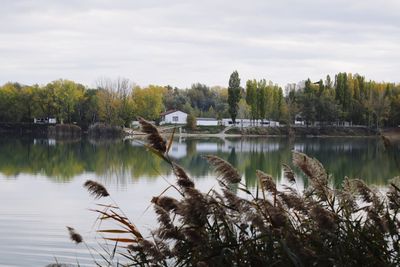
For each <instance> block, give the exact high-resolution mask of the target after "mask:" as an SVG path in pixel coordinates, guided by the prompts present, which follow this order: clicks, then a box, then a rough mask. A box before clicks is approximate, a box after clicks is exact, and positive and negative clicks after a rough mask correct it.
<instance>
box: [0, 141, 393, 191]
mask: <svg viewBox="0 0 400 267" xmlns="http://www.w3.org/2000/svg"><path fill="white" fill-rule="evenodd" d="M293 149H294V150H297V151H301V152H304V153H307V154H308V155H311V156H313V157H316V158H318V159H319V160H320V161H321V162H322V163H323V164H324V166H325V167H326V168H327V170H328V171H329V172H330V173H331V174H332V175H333V176H334V182H335V183H336V184H338V183H340V182H341V180H342V179H343V177H344V176H346V175H347V176H349V177H353V178H355V177H359V178H362V179H364V180H366V181H367V183H374V184H384V183H386V181H387V180H388V179H390V178H392V177H394V176H397V175H399V161H398V158H399V156H398V154H399V150H398V149H397V148H393V149H389V150H387V149H385V148H384V146H383V145H382V144H381V142H380V140H379V139H375V138H305V139H295V140H291V141H290V140H288V139H285V138H268V139H266V138H248V139H246V138H242V139H240V138H236V139H235V138H233V139H229V138H227V139H218V138H215V139H176V140H175V142H174V144H173V146H172V148H171V150H170V156H171V157H172V158H174V159H175V160H176V161H177V162H178V163H179V164H180V165H182V166H183V167H184V168H185V169H186V170H188V172H189V173H190V175H191V176H192V177H195V178H198V179H201V178H203V177H207V176H210V175H211V173H210V168H209V165H208V164H207V162H206V161H205V160H204V158H203V155H206V154H215V155H218V156H220V157H222V158H224V159H226V160H227V161H229V162H230V163H231V164H232V165H234V166H236V167H237V168H238V169H239V171H240V172H241V173H243V174H244V177H245V180H246V183H247V184H248V185H249V186H254V185H255V183H256V177H255V170H256V169H259V170H262V171H264V172H266V173H269V174H271V175H272V176H274V177H277V178H278V179H280V178H281V176H282V169H281V163H289V164H290V163H291V150H293ZM0 151H1V153H0V172H1V173H2V174H3V175H4V176H6V177H7V178H8V179H12V178H13V177H16V176H17V175H18V174H20V173H26V174H41V175H44V176H46V177H48V179H51V180H54V181H56V182H66V181H70V180H71V179H74V177H75V176H77V175H80V174H84V173H93V174H95V175H96V176H98V177H101V179H103V180H112V183H114V184H116V183H117V184H121V185H124V184H127V183H128V182H129V181H130V179H139V178H145V179H155V178H156V177H159V176H160V175H168V174H170V169H169V168H168V166H167V165H166V164H165V163H163V162H162V161H161V160H160V159H159V158H158V157H155V156H154V155H152V154H151V153H150V152H148V151H146V149H145V148H144V147H143V145H142V144H141V142H140V141H137V140H125V141H122V140H114V141H110V140H104V141H90V140H76V141H58V140H57V141H56V140H53V139H46V140H40V139H13V138H8V139H0Z"/></svg>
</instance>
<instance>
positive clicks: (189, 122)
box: [186, 114, 197, 130]
mask: <svg viewBox="0 0 400 267" xmlns="http://www.w3.org/2000/svg"><path fill="white" fill-rule="evenodd" d="M196 126H197V122H196V117H195V116H194V115H193V114H189V115H188V116H187V117H186V127H187V128H188V129H190V130H195V129H196Z"/></svg>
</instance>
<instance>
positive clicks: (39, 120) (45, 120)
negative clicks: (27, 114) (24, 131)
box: [33, 117, 57, 124]
mask: <svg viewBox="0 0 400 267" xmlns="http://www.w3.org/2000/svg"><path fill="white" fill-rule="evenodd" d="M33 123H35V124H56V123H57V119H56V118H51V117H47V118H33Z"/></svg>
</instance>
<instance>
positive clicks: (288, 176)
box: [282, 163, 296, 183]
mask: <svg viewBox="0 0 400 267" xmlns="http://www.w3.org/2000/svg"><path fill="white" fill-rule="evenodd" d="M282 166H283V173H284V175H285V177H286V179H288V180H289V182H291V183H295V182H296V179H295V176H294V172H293V170H292V169H291V168H290V167H289V165H287V164H285V163H283V164H282Z"/></svg>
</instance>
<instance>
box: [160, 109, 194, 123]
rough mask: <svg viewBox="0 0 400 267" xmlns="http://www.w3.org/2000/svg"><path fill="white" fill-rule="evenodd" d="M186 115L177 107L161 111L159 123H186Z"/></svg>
mask: <svg viewBox="0 0 400 267" xmlns="http://www.w3.org/2000/svg"><path fill="white" fill-rule="evenodd" d="M187 116H188V114H187V113H185V112H183V111H180V110H177V109H172V110H168V111H166V112H163V113H161V122H160V124H186V118H187Z"/></svg>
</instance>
